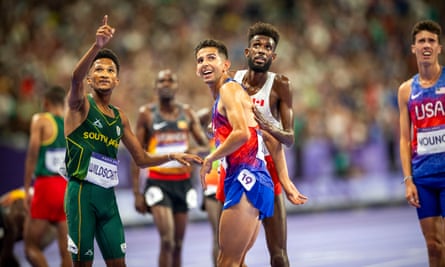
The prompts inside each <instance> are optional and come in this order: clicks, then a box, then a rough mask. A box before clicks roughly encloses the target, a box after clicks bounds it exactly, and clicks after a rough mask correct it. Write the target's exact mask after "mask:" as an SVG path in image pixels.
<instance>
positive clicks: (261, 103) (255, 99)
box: [252, 98, 264, 107]
mask: <svg viewBox="0 0 445 267" xmlns="http://www.w3.org/2000/svg"><path fill="white" fill-rule="evenodd" d="M252 101H253V103H254V104H255V105H257V106H260V107H262V106H264V99H257V98H252Z"/></svg>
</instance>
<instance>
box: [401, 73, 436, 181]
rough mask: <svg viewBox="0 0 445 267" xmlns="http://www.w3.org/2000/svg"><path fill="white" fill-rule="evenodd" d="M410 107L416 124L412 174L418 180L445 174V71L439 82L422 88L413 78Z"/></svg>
mask: <svg viewBox="0 0 445 267" xmlns="http://www.w3.org/2000/svg"><path fill="white" fill-rule="evenodd" d="M408 110H409V114H410V119H411V122H412V126H413V129H412V131H413V135H412V136H413V137H412V140H411V147H412V160H411V161H412V175H413V177H414V178H415V179H418V178H422V177H428V176H432V175H435V174H440V173H445V160H444V157H445V72H444V69H442V73H441V75H440V78H439V79H438V81H437V82H436V84H435V85H433V86H431V87H429V88H422V87H421V86H420V83H419V75H418V74H417V75H415V76H414V77H413V81H412V85H411V94H410V97H409V101H408Z"/></svg>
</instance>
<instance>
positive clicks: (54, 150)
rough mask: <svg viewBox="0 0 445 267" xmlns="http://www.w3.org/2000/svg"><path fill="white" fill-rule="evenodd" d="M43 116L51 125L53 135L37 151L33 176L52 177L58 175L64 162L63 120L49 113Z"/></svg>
mask: <svg viewBox="0 0 445 267" xmlns="http://www.w3.org/2000/svg"><path fill="white" fill-rule="evenodd" d="M43 116H45V117H46V118H48V120H49V121H51V122H52V123H53V125H54V126H53V129H54V131H55V132H54V135H53V136H51V138H49V139H48V140H46V141H44V142H43V143H42V144H41V146H40V149H39V155H38V157H37V164H36V167H35V170H34V175H35V176H36V177H39V176H52V175H58V173H59V168H60V166H61V165H62V164H63V161H64V160H65V136H64V133H63V118H62V117H59V116H54V115H53V114H51V113H44V114H43Z"/></svg>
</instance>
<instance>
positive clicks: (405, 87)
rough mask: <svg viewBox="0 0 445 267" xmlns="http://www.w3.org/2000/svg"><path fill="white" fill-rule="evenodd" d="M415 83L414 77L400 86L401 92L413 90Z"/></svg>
mask: <svg viewBox="0 0 445 267" xmlns="http://www.w3.org/2000/svg"><path fill="white" fill-rule="evenodd" d="M413 81H414V78H413V77H412V78H410V79H408V80H406V81H404V82H402V84H400V86H399V91H405V90H411V86H412V84H413Z"/></svg>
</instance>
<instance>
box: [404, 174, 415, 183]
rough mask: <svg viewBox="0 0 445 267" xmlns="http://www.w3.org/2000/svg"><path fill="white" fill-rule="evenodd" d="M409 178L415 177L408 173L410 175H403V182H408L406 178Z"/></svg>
mask: <svg viewBox="0 0 445 267" xmlns="http://www.w3.org/2000/svg"><path fill="white" fill-rule="evenodd" d="M408 179H413V177H412V176H411V175H408V176H405V177H403V182H402V184H404V183H405V182H406V180H408Z"/></svg>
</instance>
